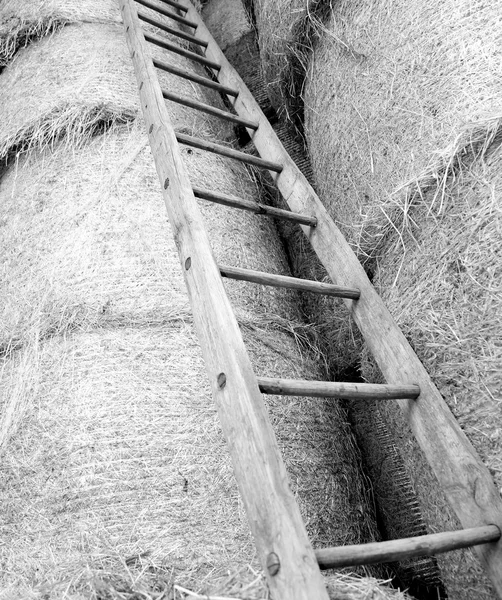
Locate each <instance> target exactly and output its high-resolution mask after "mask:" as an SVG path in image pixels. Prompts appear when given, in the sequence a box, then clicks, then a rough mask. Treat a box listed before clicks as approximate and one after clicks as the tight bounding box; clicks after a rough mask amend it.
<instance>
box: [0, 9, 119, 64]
mask: <svg viewBox="0 0 502 600" xmlns="http://www.w3.org/2000/svg"><path fill="white" fill-rule="evenodd" d="M83 22H85V23H109V22H115V23H120V12H119V9H118V3H117V2H115V1H114V0H103V1H99V0H81V1H79V0H64V1H63V0H3V2H2V4H1V6H0V69H1V67H2V66H5V65H7V64H8V63H9V62H10V61H11V60H12V58H13V56H14V55H15V53H16V52H17V51H18V50H19V49H20V48H23V47H25V46H26V45H28V44H29V43H31V42H32V41H34V40H37V39H39V38H42V37H45V36H46V35H48V34H50V33H52V32H54V31H57V30H58V29H60V28H61V27H63V26H65V25H68V24H70V23H83Z"/></svg>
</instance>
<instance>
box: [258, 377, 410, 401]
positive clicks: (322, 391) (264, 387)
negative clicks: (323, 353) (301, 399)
mask: <svg viewBox="0 0 502 600" xmlns="http://www.w3.org/2000/svg"><path fill="white" fill-rule="evenodd" d="M258 385H259V387H260V390H261V391H262V392H263V393H264V394H278V395H280V396H316V397H319V398H328V397H332V398H344V399H346V400H391V399H396V400H397V399H400V398H410V399H412V400H415V399H416V398H418V396H419V394H420V388H419V387H418V385H389V384H378V383H345V382H342V381H304V380H301V379H280V378H279V377H258Z"/></svg>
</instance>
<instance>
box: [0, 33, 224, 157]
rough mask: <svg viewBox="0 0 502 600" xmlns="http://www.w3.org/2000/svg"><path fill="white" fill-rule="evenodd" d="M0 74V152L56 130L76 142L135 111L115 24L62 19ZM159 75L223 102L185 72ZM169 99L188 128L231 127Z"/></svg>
mask: <svg viewBox="0 0 502 600" xmlns="http://www.w3.org/2000/svg"><path fill="white" fill-rule="evenodd" d="M164 37H167V36H164ZM171 39H174V38H171ZM151 52H152V55H153V56H154V57H158V58H161V59H164V60H166V58H168V59H169V60H170V61H171V63H173V64H175V65H177V66H179V67H181V68H184V69H192V68H193V67H192V66H191V64H190V62H189V61H188V60H187V59H184V58H183V57H180V56H177V55H175V54H172V53H168V52H167V51H164V50H162V49H160V48H158V47H156V46H152V47H151ZM1 78H2V87H1V88H0V103H1V104H2V106H4V107H5V108H4V115H5V118H4V119H3V120H2V122H1V123H0V160H2V159H3V158H5V157H7V156H8V155H9V154H10V153H12V152H15V151H19V150H23V149H26V148H30V147H32V146H33V147H44V145H46V144H48V145H50V144H51V143H52V142H53V141H55V140H57V139H58V138H59V137H60V136H64V138H65V139H66V140H68V141H69V142H71V143H78V140H79V139H82V138H83V137H85V135H86V134H87V132H89V133H91V134H92V132H93V131H96V130H99V129H102V128H103V127H109V126H110V125H112V124H113V123H114V122H119V123H120V122H125V121H128V120H131V119H134V118H135V117H136V115H137V113H138V110H139V102H138V97H137V91H136V80H135V77H134V72H133V68H132V63H131V60H130V57H129V53H128V50H127V45H126V41H125V36H124V32H123V28H122V26H121V25H116V24H94V23H93V24H88V23H78V24H73V25H68V26H66V27H64V28H63V29H61V30H60V31H58V32H57V33H55V34H54V35H52V36H49V37H45V38H43V39H40V40H38V41H36V42H33V43H31V44H30V45H29V46H28V47H27V48H25V49H24V50H22V51H21V52H19V53H18V55H17V56H16V58H15V60H14V61H13V62H11V63H10V64H9V66H8V67H7V68H6V69H5V71H4V72H3V73H2V74H1ZM159 80H160V82H161V85H162V86H163V87H169V89H170V90H171V91H175V92H178V93H180V94H182V95H186V96H190V97H192V98H196V99H200V100H202V101H206V102H207V101H209V102H211V103H213V104H216V105H220V106H222V103H221V100H220V99H219V97H218V96H217V95H216V94H206V93H205V91H203V90H201V89H200V87H199V86H196V85H195V84H192V83H191V82H189V81H187V80H184V79H181V78H173V77H172V76H169V75H168V74H167V73H164V72H159ZM170 106H171V107H172V115H173V123H174V125H175V126H178V127H179V126H181V125H183V127H185V129H186V130H187V131H188V132H190V133H192V132H193V131H196V132H197V134H198V135H219V136H222V137H228V135H229V132H230V131H231V128H230V127H229V126H228V125H227V124H226V123H222V122H221V121H220V120H217V119H213V118H207V116H206V115H204V114H201V113H199V112H197V111H194V110H192V109H190V108H186V107H183V106H181V105H173V104H172V103H171V104H170Z"/></svg>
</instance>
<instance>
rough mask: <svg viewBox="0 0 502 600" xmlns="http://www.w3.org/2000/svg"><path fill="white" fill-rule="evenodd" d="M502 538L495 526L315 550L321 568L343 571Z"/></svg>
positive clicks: (428, 554) (430, 554)
mask: <svg viewBox="0 0 502 600" xmlns="http://www.w3.org/2000/svg"><path fill="white" fill-rule="evenodd" d="M499 539H500V529H499V528H498V527H497V526H496V525H483V526H482V527H472V528H470V529H462V530H460V531H447V532H444V533H432V534H429V535H420V536H416V537H411V538H404V539H401V540H390V541H387V542H374V543H372V544H361V545H358V546H337V547H336V548H322V549H319V550H316V551H315V554H316V558H317V562H318V563H319V566H320V567H321V569H341V568H342V567H355V566H356V565H371V564H375V563H383V562H397V561H401V560H404V559H405V558H413V557H415V556H433V555H434V554H440V553H441V552H449V551H450V550H458V549H459V548H469V547H470V546H477V545H479V544H486V543H489V542H496V541H497V540H499Z"/></svg>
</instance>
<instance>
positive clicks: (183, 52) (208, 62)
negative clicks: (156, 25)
mask: <svg viewBox="0 0 502 600" xmlns="http://www.w3.org/2000/svg"><path fill="white" fill-rule="evenodd" d="M144 35H145V40H146V41H147V42H150V43H151V44H155V45H156V46H160V47H161V48H164V49H165V50H170V51H171V52H175V53H176V54H180V55H181V56H184V57H185V58H189V59H190V60H193V61H194V62H198V63H200V64H201V65H205V66H206V67H210V68H211V69H215V70H219V69H220V65H219V64H218V63H215V62H213V61H212V60H209V59H208V58H206V57H205V56H201V55H200V54H196V53H195V52H191V51H190V50H185V49H184V48H180V47H179V46H177V45H176V44H172V43H171V42H168V41H167V40H163V39H162V38H158V37H156V36H154V35H150V34H149V33H145V34H144Z"/></svg>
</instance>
